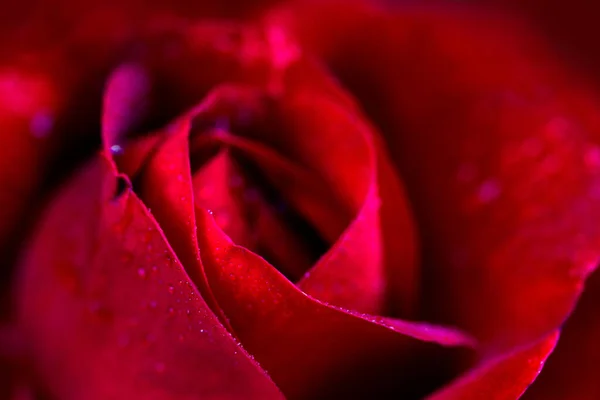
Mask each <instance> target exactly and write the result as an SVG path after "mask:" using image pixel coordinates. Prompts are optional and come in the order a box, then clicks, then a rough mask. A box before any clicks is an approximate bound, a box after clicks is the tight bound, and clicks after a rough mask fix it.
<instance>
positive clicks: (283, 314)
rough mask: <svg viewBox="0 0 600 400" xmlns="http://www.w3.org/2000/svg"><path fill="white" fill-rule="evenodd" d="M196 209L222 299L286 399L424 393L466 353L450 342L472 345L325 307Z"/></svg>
mask: <svg viewBox="0 0 600 400" xmlns="http://www.w3.org/2000/svg"><path fill="white" fill-rule="evenodd" d="M196 216H197V218H198V231H199V233H200V234H199V241H200V248H201V256H202V262H203V265H204V268H205V271H206V274H207V277H208V279H209V282H210V285H211V288H212V290H213V293H214V294H215V296H216V297H217V300H218V301H219V305H220V306H221V307H222V308H223V310H224V311H225V313H226V315H227V317H228V318H229V320H230V321H231V324H232V326H233V328H234V330H235V332H236V335H237V336H238V337H239V338H240V340H241V341H242V343H243V344H244V347H245V348H247V349H248V350H249V351H250V352H251V353H252V354H253V355H254V356H255V357H256V359H257V360H258V361H259V362H260V363H261V365H262V366H263V367H264V368H265V369H266V370H267V371H268V372H269V373H270V374H271V376H272V377H273V379H274V381H275V382H277V384H278V386H279V387H280V388H281V389H282V391H283V392H284V394H285V395H286V396H287V397H288V398H311V397H314V396H330V397H335V396H341V395H344V394H345V395H349V394H350V393H352V394H353V395H355V396H356V395H359V394H361V393H362V394H367V393H369V394H370V395H372V396H377V395H378V394H380V395H382V394H387V395H389V394H390V393H394V394H397V395H401V394H404V395H414V396H417V395H422V394H424V393H426V392H427V391H429V390H432V388H435V387H436V385H438V384H440V383H441V382H443V381H444V380H445V379H447V378H448V374H452V373H454V368H455V367H456V365H455V363H456V362H457V361H458V359H460V358H462V357H464V356H465V355H466V353H464V352H461V351H460V349H452V346H471V345H472V341H471V339H469V338H468V337H467V336H465V335H464V334H462V333H460V332H457V331H454V330H451V329H445V328H442V327H432V326H430V325H427V324H419V323H411V322H401V321H398V322H396V323H394V322H393V321H392V320H386V319H381V318H380V317H373V316H369V315H361V314H356V313H353V312H351V311H345V310H341V309H338V308H334V307H331V306H327V305H325V304H323V303H321V302H319V301H317V300H315V299H313V298H311V297H309V296H307V295H305V294H304V293H302V292H301V291H300V290H298V288H297V287H296V286H294V285H293V284H292V283H291V282H290V281H289V280H287V279H286V278H285V277H284V276H283V275H281V274H280V273H279V272H277V270H275V268H273V267H272V266H270V265H269V264H267V263H266V262H265V261H264V260H263V259H261V258H260V257H259V256H257V255H255V254H253V253H251V252H250V251H248V250H246V249H244V248H242V247H239V246H235V245H234V244H233V243H232V242H231V240H230V239H229V238H228V237H227V236H226V235H224V234H223V232H222V231H221V230H220V229H219V228H218V226H217V224H216V223H215V221H214V219H213V218H212V217H211V216H210V214H208V212H206V211H200V210H198V212H197V214H196ZM415 339H417V340H415ZM422 340H426V341H427V342H430V344H426V343H425V342H422ZM439 345H443V346H450V347H449V348H443V347H439ZM413 357H414V358H413ZM429 357H432V358H429ZM417 360H419V362H418V364H417ZM426 360H435V361H431V362H432V364H428V363H427V361H426ZM420 366H422V367H423V369H421V368H420ZM409 370H410V372H408V371H409Z"/></svg>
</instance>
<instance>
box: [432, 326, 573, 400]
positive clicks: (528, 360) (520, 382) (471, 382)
mask: <svg viewBox="0 0 600 400" xmlns="http://www.w3.org/2000/svg"><path fill="white" fill-rule="evenodd" d="M557 341H558V332H554V333H553V334H551V335H549V336H547V337H544V338H542V339H540V340H538V341H536V342H534V343H532V344H530V345H528V346H525V347H523V348H520V349H517V350H514V351H512V352H511V353H508V354H505V355H503V356H502V357H498V358H495V359H490V360H485V361H482V362H481V363H480V364H479V365H478V366H477V367H475V368H474V369H472V370H471V371H470V372H469V373H468V374H466V375H464V376H462V377H461V378H459V379H457V380H455V381H454V382H453V383H451V384H450V385H449V386H447V387H445V388H443V389H441V390H439V391H438V392H436V393H435V394H433V395H431V396H429V397H427V400H461V399H489V400H511V399H518V398H519V397H520V396H521V395H522V394H523V392H524V391H525V390H526V389H527V387H528V386H529V385H530V384H531V382H533V380H534V379H535V378H536V377H537V376H538V374H539V373H540V371H541V370H542V367H543V366H544V361H545V360H546V358H547V357H548V355H549V354H550V353H551V352H552V350H553V349H554V346H555V345H556V342H557ZM523 365H526V366H527V367H526V368H525V369H524V368H523ZM570 394H572V393H570ZM562 398H564V397H562Z"/></svg>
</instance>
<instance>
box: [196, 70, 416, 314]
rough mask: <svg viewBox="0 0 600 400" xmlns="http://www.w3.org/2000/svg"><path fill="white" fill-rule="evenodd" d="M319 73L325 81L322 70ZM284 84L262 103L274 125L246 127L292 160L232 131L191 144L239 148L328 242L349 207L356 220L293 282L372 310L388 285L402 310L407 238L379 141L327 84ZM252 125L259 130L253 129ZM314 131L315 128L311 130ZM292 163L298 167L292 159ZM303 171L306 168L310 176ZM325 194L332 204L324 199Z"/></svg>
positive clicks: (404, 214)
mask: <svg viewBox="0 0 600 400" xmlns="http://www.w3.org/2000/svg"><path fill="white" fill-rule="evenodd" d="M295 72H296V71H295ZM313 73H314V72H313ZM315 76H316V75H315ZM321 79H322V80H324V77H323V75H322V76H321ZM288 90H289V91H290V93H289V94H286V95H285V96H283V98H282V99H275V100H274V101H275V103H276V104H277V102H281V103H282V104H278V105H276V106H275V107H272V106H271V107H270V108H268V109H269V110H270V112H271V113H273V114H274V116H273V117H271V119H272V121H273V122H272V123H271V125H273V126H275V127H276V128H274V127H273V126H269V123H264V125H260V127H259V128H257V129H254V130H251V131H250V135H252V136H251V137H252V138H253V139H255V140H260V141H261V143H265V144H267V145H268V146H272V147H273V148H274V149H276V150H277V151H278V152H281V154H284V155H285V156H286V157H289V159H290V160H293V162H292V163H291V164H290V162H286V161H280V156H279V155H278V153H275V152H273V150H270V149H269V148H265V146H263V145H259V144H257V143H253V142H252V141H248V140H246V139H243V138H240V137H236V136H233V135H212V136H211V135H206V133H203V134H200V135H199V136H197V137H196V138H195V139H194V144H192V146H193V147H194V148H195V147H199V146H201V145H203V146H206V145H207V144H206V143H207V142H213V141H218V142H222V143H227V144H229V145H233V146H235V147H236V148H240V149H243V150H244V152H245V153H247V154H249V155H251V156H252V157H253V160H254V161H255V162H256V163H257V164H258V165H260V166H261V167H262V169H263V171H264V172H265V174H266V175H267V177H269V178H270V180H271V182H272V183H273V184H274V185H275V186H276V187H277V188H278V189H279V190H280V191H281V192H282V194H283V196H284V197H285V198H286V199H287V201H288V202H289V203H290V204H293V205H295V207H296V208H297V209H298V210H299V211H300V212H301V213H302V214H303V215H304V216H305V217H306V218H307V219H308V220H309V221H311V222H312V223H313V225H314V226H315V227H316V228H317V230H319V231H320V232H321V233H322V234H323V235H324V238H325V239H327V240H329V241H333V240H334V239H336V237H333V236H332V233H337V232H339V231H338V229H339V228H338V226H339V223H337V222H336V221H340V219H339V218H337V217H338V216H340V217H344V219H345V218H347V217H345V216H344V213H341V211H340V209H341V210H343V209H344V208H346V209H349V210H352V212H353V213H356V216H355V217H354V218H355V222H354V223H353V224H352V225H351V226H350V227H349V228H348V229H347V230H346V232H345V233H344V234H343V235H342V237H341V238H340V239H339V241H338V242H336V243H335V245H334V246H333V247H332V248H331V249H330V251H329V252H328V254H326V255H325V256H324V257H323V258H321V260H320V261H319V262H318V263H317V265H316V266H315V267H313V269H312V270H311V272H310V274H309V275H307V276H306V277H305V278H304V279H303V280H302V281H301V282H300V283H299V285H300V287H301V288H302V289H303V290H304V291H305V292H307V293H309V294H311V295H313V296H315V297H317V298H319V299H321V300H323V301H326V302H328V303H331V304H335V305H338V306H340V307H344V308H349V309H353V310H358V311H362V312H371V313H381V312H382V310H383V308H384V303H383V302H384V297H385V295H386V289H389V293H394V296H395V297H396V299H397V300H398V301H397V303H396V304H395V305H394V306H395V307H394V308H398V309H401V308H404V312H405V313H406V314H408V310H409V309H410V307H411V305H412V304H411V303H413V302H414V298H415V290H416V282H415V280H416V278H415V264H414V262H415V261H414V238H413V232H412V225H411V220H410V215H409V213H408V208H407V206H406V203H405V199H404V195H403V193H402V190H401V187H400V185H399V183H398V181H397V180H396V178H395V176H394V174H393V171H392V170H391V168H390V167H389V161H387V158H386V156H385V154H384V152H383V151H382V150H381V147H380V146H378V147H376V145H375V144H373V142H372V141H374V140H376V139H375V138H374V137H373V136H374V133H373V132H371V131H370V128H368V127H367V126H366V125H365V124H364V123H362V122H361V121H360V118H361V117H360V115H359V113H358V111H357V110H355V109H353V108H352V107H350V109H349V110H347V109H344V108H342V107H341V106H338V105H336V104H334V103H333V102H332V101H330V100H329V99H328V98H329V97H333V98H335V99H336V100H337V99H338V98H340V97H341V96H342V95H338V94H336V96H331V95H330V94H329V93H330V92H331V91H332V89H331V88H328V90H327V91H324V92H323V93H322V94H323V95H327V98H325V97H324V96H322V95H321V93H318V92H315V91H312V92H311V91H307V90H306V87H303V86H302V85H300V84H298V83H297V82H296V83H295V84H294V85H290V87H289V88H288ZM313 90H314V89H313ZM337 91H338V92H339V89H337ZM215 93H217V92H215ZM218 94H219V95H220V97H222V100H221V102H225V103H227V99H228V98H229V99H230V100H229V101H231V99H232V98H238V99H239V101H243V100H245V101H249V100H248V99H247V97H248V96H247V95H246V96H244V91H242V90H241V89H238V90H237V91H236V90H235V88H223V89H222V90H221V91H219V92H218ZM238 107H239V105H238ZM242 108H243V106H242ZM208 112H209V113H210V111H208ZM229 113H231V111H229ZM195 118H198V119H199V118H200V117H199V116H195ZM267 121H269V120H267ZM253 131H257V132H258V133H254V134H252V132H253ZM317 131H318V132H320V134H319V135H314V134H313V132H317ZM282 132H283V133H285V134H282ZM374 147H376V149H375V148H374ZM334 148H335V151H333V149H334ZM378 157H379V159H378ZM378 162H379V163H380V165H381V166H382V169H385V168H387V169H386V170H385V171H383V170H382V172H383V173H382V174H381V176H380V177H379V180H380V181H381V183H382V184H385V186H386V191H385V192H381V194H385V199H384V200H385V201H386V202H387V203H388V204H387V205H386V212H387V214H386V216H387V217H388V218H389V221H387V223H386V231H385V232H384V237H385V239H386V240H385V242H384V240H383V239H381V238H379V232H380V225H379V198H380V193H379V189H378V188H377V183H378V182H377V175H376V173H377V171H376V168H377V163H378ZM296 163H298V164H299V165H300V166H301V167H303V168H300V169H299V168H298V167H296V166H294V165H293V164H296ZM386 165H387V167H386ZM302 169H308V171H307V172H308V173H309V174H307V173H306V172H303V171H302ZM305 176H308V177H309V178H308V179H306V178H304V177H305ZM311 176H312V177H311ZM321 182H323V183H321ZM367 189H368V191H367ZM328 199H331V200H333V202H332V203H331V204H328V203H327V200H328ZM326 221H331V222H326ZM337 234H339V233H337ZM392 240H394V241H392ZM382 242H384V243H385V250H386V254H385V256H386V258H385V261H386V262H387V264H385V266H386V267H387V268H388V269H389V270H390V271H396V272H395V273H394V272H390V274H389V276H390V277H393V278H394V279H393V280H391V282H389V285H386V282H385V281H386V277H387V276H388V275H387V272H388V271H386V270H384V263H383V261H384V259H382V256H383V254H382V247H383V243H382ZM390 297H391V296H390ZM400 300H402V302H401V301H400Z"/></svg>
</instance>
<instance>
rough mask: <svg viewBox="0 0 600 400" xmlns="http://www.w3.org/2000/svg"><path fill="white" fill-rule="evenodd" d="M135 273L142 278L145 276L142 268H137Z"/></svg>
mask: <svg viewBox="0 0 600 400" xmlns="http://www.w3.org/2000/svg"><path fill="white" fill-rule="evenodd" d="M137 274H138V276H139V277H140V278H142V279H144V278H146V276H147V273H146V270H145V269H144V268H138V270H137Z"/></svg>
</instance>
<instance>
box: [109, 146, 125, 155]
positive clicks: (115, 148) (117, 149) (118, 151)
mask: <svg viewBox="0 0 600 400" xmlns="http://www.w3.org/2000/svg"><path fill="white" fill-rule="evenodd" d="M110 151H111V153H113V154H121V153H123V148H122V147H121V146H119V145H118V144H113V145H112V146H110Z"/></svg>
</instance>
